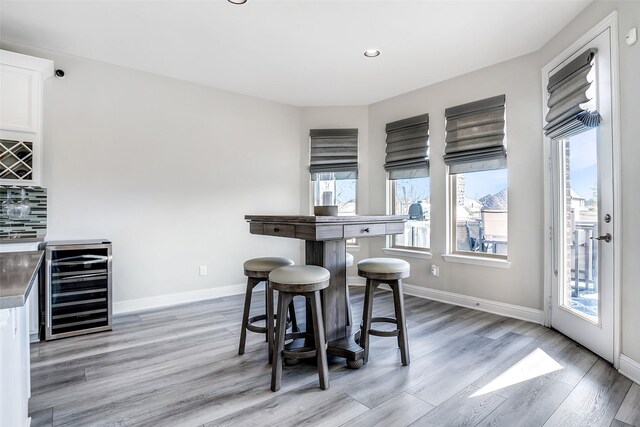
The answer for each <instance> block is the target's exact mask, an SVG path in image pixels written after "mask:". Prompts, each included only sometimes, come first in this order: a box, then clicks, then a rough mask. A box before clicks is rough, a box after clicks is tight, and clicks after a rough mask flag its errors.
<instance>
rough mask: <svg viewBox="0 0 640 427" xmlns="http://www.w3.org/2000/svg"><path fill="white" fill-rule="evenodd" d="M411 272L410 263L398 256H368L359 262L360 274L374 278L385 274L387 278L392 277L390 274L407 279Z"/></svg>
mask: <svg viewBox="0 0 640 427" xmlns="http://www.w3.org/2000/svg"><path fill="white" fill-rule="evenodd" d="M361 272H362V274H360V273H361ZM410 272H411V266H410V265H409V263H408V262H407V261H405V260H402V259H397V258H367V259H363V260H362V261H360V262H359V263H358V275H360V276H363V277H371V278H374V276H376V275H384V276H387V277H385V279H390V277H388V276H394V278H396V276H397V278H398V279H406V278H407V277H409V274H410ZM365 275H366V276H365Z"/></svg>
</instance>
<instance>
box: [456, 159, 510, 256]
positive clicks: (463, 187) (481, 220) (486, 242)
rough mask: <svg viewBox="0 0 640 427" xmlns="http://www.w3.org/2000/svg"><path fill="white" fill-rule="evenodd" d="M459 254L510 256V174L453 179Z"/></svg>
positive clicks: (481, 173)
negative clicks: (476, 253) (508, 178)
mask: <svg viewBox="0 0 640 427" xmlns="http://www.w3.org/2000/svg"><path fill="white" fill-rule="evenodd" d="M451 188H452V192H453V194H452V198H451V199H452V200H453V202H454V204H455V206H453V208H452V210H451V212H452V216H453V224H455V229H454V230H455V232H454V236H453V239H452V241H453V242H455V251H456V252H478V253H489V254H496V255H503V256H506V255H507V218H508V203H507V170H506V169H498V170H489V171H479V172H467V173H459V174H454V175H451Z"/></svg>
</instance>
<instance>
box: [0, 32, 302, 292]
mask: <svg viewBox="0 0 640 427" xmlns="http://www.w3.org/2000/svg"><path fill="white" fill-rule="evenodd" d="M3 48H6V49H9V50H14V51H18V52H21V53H26V54H31V55H34V56H39V57H43V58H48V59H53V60H54V61H55V66H56V67H57V68H63V69H64V70H65V72H66V77H65V78H64V79H62V80H61V79H57V78H51V79H49V80H48V81H47V82H46V85H45V94H44V97H45V106H44V118H45V122H44V145H45V150H44V159H45V164H44V185H45V186H46V187H47V188H48V189H49V230H48V239H49V240H58V239H82V238H96V237H99V238H107V239H110V240H111V241H112V242H113V258H114V261H113V267H114V281H113V283H114V300H115V301H116V302H118V301H125V300H131V299H137V298H148V297H154V296H160V295H166V294H172V293H180V292H187V291H199V290H205V289H210V288H215V287H221V286H226V285H231V284H240V283H244V281H245V280H246V278H244V276H243V269H242V262H243V261H244V260H245V259H247V258H249V257H253V256H261V255H282V256H288V257H292V258H293V259H294V260H295V261H300V259H299V256H300V250H299V244H298V242H297V241H295V240H289V239H273V238H268V237H263V236H253V235H250V234H249V226H248V224H247V223H246V222H245V221H244V215H245V214H252V213H253V214H260V213H282V212H290V213H296V212H298V211H299V209H300V199H299V194H300V185H301V184H300V179H299V175H300V174H299V165H298V159H299V150H300V148H299V147H300V143H299V121H300V111H299V109H298V108H295V107H290V106H286V105H282V104H277V103H274V102H269V101H264V100H260V99H257V98H252V97H247V96H243V95H238V94H234V93H230V92H226V91H221V90H216V89H212V88H207V87H203V86H199V85H196V84H191V83H186V82H182V81H178V80H173V79H169V78H165V77H160V76H157V75H153V74H149V73H144V72H139V71H134V70H131V69H127V68H123V67H117V66H113V65H109V64H105V63H100V62H96V61H91V60H86V59H80V58H76V57H70V56H65V55H60V54H57V53H52V52H48V51H42V50H38V49H31V48H27V47H24V46H16V45H8V44H5V45H3ZM199 265H208V270H209V275H208V276H205V277H201V276H199V275H198V266H199Z"/></svg>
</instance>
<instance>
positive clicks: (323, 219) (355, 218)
mask: <svg viewBox="0 0 640 427" xmlns="http://www.w3.org/2000/svg"><path fill="white" fill-rule="evenodd" d="M244 219H245V220H246V221H256V222H279V223H311V224H327V223H359V222H398V221H406V220H408V219H409V217H408V216H407V215H345V216H314V215H245V216H244Z"/></svg>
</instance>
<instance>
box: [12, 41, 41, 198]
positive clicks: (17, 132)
mask: <svg viewBox="0 0 640 427" xmlns="http://www.w3.org/2000/svg"><path fill="white" fill-rule="evenodd" d="M52 75H53V62H52V61H49V60H46V59H41V58H35V57H33V56H27V55H21V54H19V53H15V52H9V51H6V50H0V185H27V186H39V185H41V181H42V107H43V105H42V88H43V81H44V80H45V79H47V78H49V77H51V76H52Z"/></svg>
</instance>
